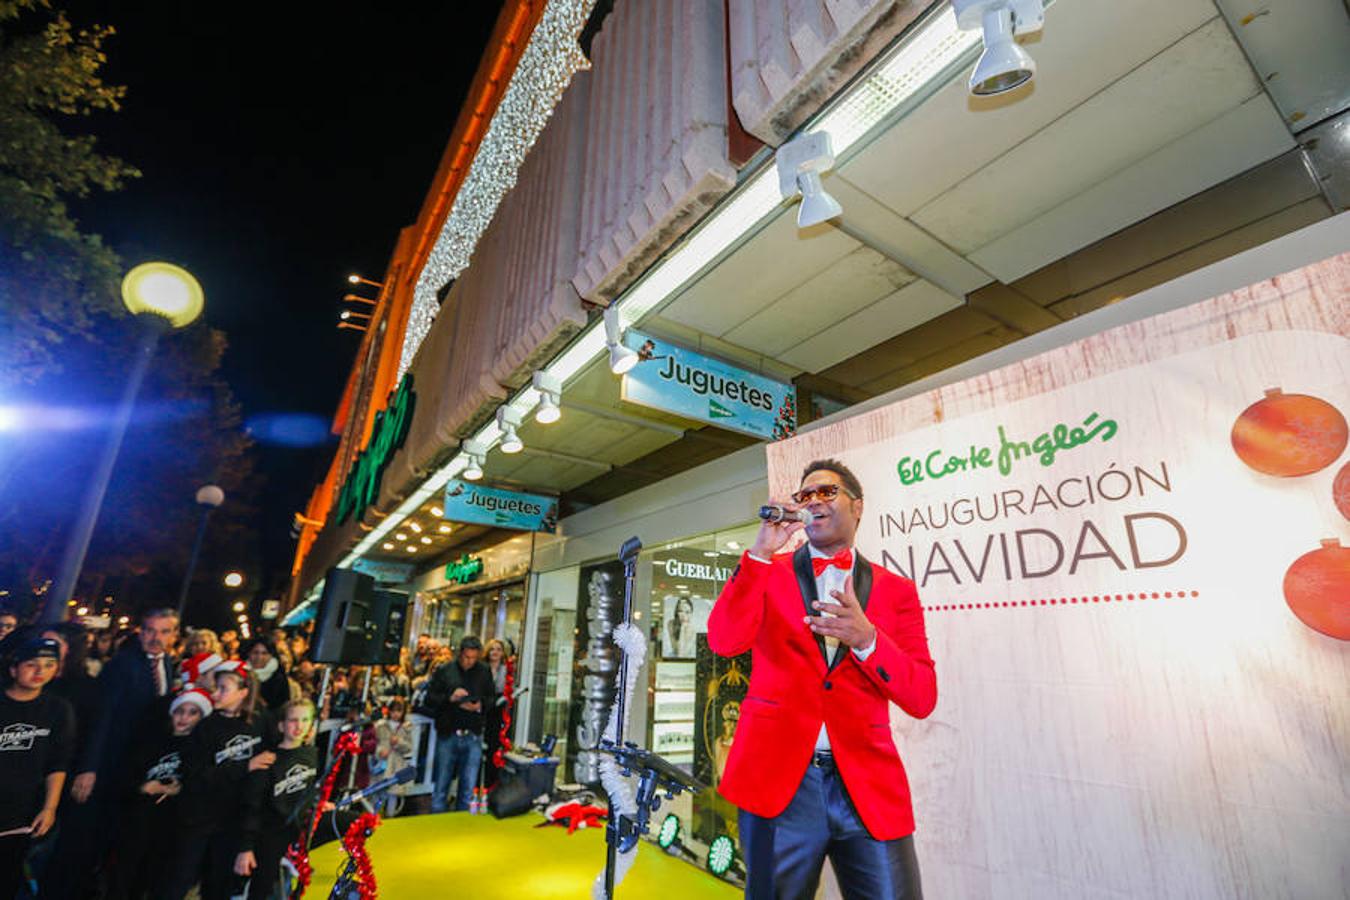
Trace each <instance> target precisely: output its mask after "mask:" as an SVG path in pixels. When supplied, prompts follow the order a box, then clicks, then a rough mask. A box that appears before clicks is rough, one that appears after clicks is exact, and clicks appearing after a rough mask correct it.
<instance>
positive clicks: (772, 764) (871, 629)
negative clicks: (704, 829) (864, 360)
mask: <svg viewBox="0 0 1350 900" xmlns="http://www.w3.org/2000/svg"><path fill="white" fill-rule="evenodd" d="M862 494H863V491H862V485H861V484H860V483H859V482H858V479H857V478H856V477H855V476H854V474H853V473H852V472H851V471H849V469H848V467H847V466H845V465H843V464H842V463H839V462H837V461H835V460H818V461H816V462H813V463H811V464H810V465H809V466H807V467H806V471H805V472H804V473H803V474H802V481H801V487H800V489H799V490H798V491H797V492H796V493H795V494H793V497H792V501H791V502H785V503H784V504H783V505H784V506H786V507H788V508H789V509H792V510H798V509H805V510H806V511H807V512H809V513H810V514H811V521H810V523H809V524H807V525H805V526H803V524H802V523H801V522H799V521H791V522H782V523H773V522H765V523H764V525H763V526H762V527H761V528H760V531H759V534H758V536H757V537H756V539H755V543H754V546H752V547H751V548H750V550H749V551H747V552H746V553H745V555H744V556H742V558H741V562H740V565H738V566H737V567H736V570H735V572H734V573H733V574H732V577H731V579H730V580H729V581H728V582H727V584H726V586H725V587H724V588H723V590H722V594H721V596H720V597H718V599H717V603H716V605H715V606H714V607H713V611H712V615H711V616H710V617H709V619H708V644H709V646H711V648H712V650H713V651H714V652H715V653H718V654H721V655H723V656H736V655H738V654H740V653H744V652H745V651H746V650H750V651H752V653H753V656H752V661H753V667H752V672H751V676H750V686H749V689H748V691H747V694H746V697H745V700H744V701H743V702H742V703H741V708H740V720H739V723H738V724H737V728H736V738H735V741H734V743H733V744H732V747H731V753H730V756H729V758H728V760H727V766H726V773H725V775H724V776H723V778H722V781H721V784H720V785H719V790H720V791H721V793H722V794H723V796H725V797H726V798H727V799H728V800H730V801H731V802H732V803H735V804H736V805H737V806H738V807H740V810H741V813H740V844H741V851H742V853H743V855H744V857H745V862H746V874H747V880H746V896H747V897H750V898H755V900H760V898H763V900H770V898H774V900H781V898H802V900H809V898H811V897H813V896H814V895H815V892H816V886H817V884H818V883H819V880H820V873H821V869H822V867H823V866H824V862H825V859H826V858H827V857H828V858H829V860H830V862H831V863H832V865H833V866H834V871H835V874H836V876H837V877H838V878H839V885H840V889H841V890H842V892H843V894H844V896H845V897H846V898H853V897H858V898H864V897H865V898H868V900H874V898H883V897H886V898H904V900H920V898H921V897H922V893H921V888H920V881H919V865H918V859H917V857H916V855H915V851H914V839H913V832H914V812H913V810H912V808H911V805H910V796H909V784H908V781H907V780H906V778H905V769H904V766H903V764H902V763H901V762H900V755H899V753H898V752H897V751H896V748H895V742H894V740H893V739H892V737H891V727H890V712H889V709H890V704H891V703H895V704H897V705H898V706H899V707H900V708H901V709H903V710H904V711H905V712H906V713H908V714H909V715H911V716H914V717H915V718H924V717H925V716H927V715H928V714H929V713H931V712H932V711H933V707H934V706H935V705H936V703H937V678H936V675H935V673H934V668H933V660H932V659H931V658H930V657H929V654H928V641H927V637H926V635H925V633H924V625H923V611H922V609H921V608H920V606H919V597H918V593H917V592H916V591H915V588H914V584H913V583H912V582H910V581H908V580H907V579H904V578H901V577H900V576H898V575H895V574H893V573H891V572H889V571H887V570H886V569H883V568H881V567H880V566H876V565H873V564H872V563H870V562H868V561H867V560H865V559H863V558H862V555H861V554H859V553H857V552H856V551H855V550H854V549H853V538H854V535H855V534H856V532H857V529H858V523H859V522H860V521H861V519H862V511H863V496H862ZM803 528H805V531H806V538H807V543H806V544H804V545H803V546H802V547H801V548H799V549H798V550H797V551H796V552H795V553H792V554H783V555H780V556H774V555H773V554H775V553H776V552H777V551H778V550H780V549H781V548H782V547H783V546H784V545H785V544H786V543H787V542H788V541H789V540H790V539H791V538H792V536H793V535H794V534H796V532H798V531H801V530H802V529H803Z"/></svg>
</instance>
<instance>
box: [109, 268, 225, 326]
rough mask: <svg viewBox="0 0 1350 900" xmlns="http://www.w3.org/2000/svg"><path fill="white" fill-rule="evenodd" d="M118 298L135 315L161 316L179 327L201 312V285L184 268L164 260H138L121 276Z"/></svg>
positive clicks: (203, 300)
mask: <svg viewBox="0 0 1350 900" xmlns="http://www.w3.org/2000/svg"><path fill="white" fill-rule="evenodd" d="M122 302H123V303H125V304H126V307H127V309H129V310H131V312H132V313H135V314H137V315H139V314H141V313H151V314H153V315H156V316H163V317H164V318H166V319H168V320H169V323H170V324H172V325H173V327H174V328H182V327H183V326H184V325H187V324H189V323H191V322H192V321H193V320H195V319H196V318H197V317H198V316H199V315H201V314H202V306H203V305H204V303H205V295H204V294H203V293H202V286H201V285H200V284H199V283H198V282H197V279H195V278H193V277H192V275H191V273H189V272H188V271H187V270H186V269H183V268H180V267H178V266H175V265H173V264H171V263H166V262H148V263H141V264H140V265H139V266H137V267H136V268H134V269H132V270H131V271H130V272H128V273H127V274H126V277H125V278H123V279H122Z"/></svg>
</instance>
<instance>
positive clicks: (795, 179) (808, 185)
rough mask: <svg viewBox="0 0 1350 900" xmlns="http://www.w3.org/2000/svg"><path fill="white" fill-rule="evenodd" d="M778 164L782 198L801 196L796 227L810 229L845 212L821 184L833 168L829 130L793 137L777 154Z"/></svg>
mask: <svg viewBox="0 0 1350 900" xmlns="http://www.w3.org/2000/svg"><path fill="white" fill-rule="evenodd" d="M774 159H775V162H776V163H777V164H778V190H779V192H780V193H782V195H783V199H785V200H790V199H792V198H793V197H795V196H797V195H798V194H801V197H802V202H801V206H800V207H799V208H798V209H797V227H798V228H810V227H811V226H812V225H819V224H820V223H821V222H824V221H826V220H828V219H833V218H834V217H835V216H837V215H839V214H840V213H842V212H843V211H844V208H843V207H842V206H840V205H839V201H838V200H836V199H834V198H833V197H831V196H830V195H829V194H828V193H826V191H825V188H824V187H823V186H822V185H821V183H820V175H821V173H822V172H828V171H829V170H830V169H832V168H834V151H833V150H832V149H831V148H830V134H829V132H828V131H815V132H812V133H811V134H804V135H802V136H800V137H797V138H793V139H792V140H790V141H788V142H787V143H786V144H784V145H783V146H781V147H779V148H778V152H777V153H776V154H774Z"/></svg>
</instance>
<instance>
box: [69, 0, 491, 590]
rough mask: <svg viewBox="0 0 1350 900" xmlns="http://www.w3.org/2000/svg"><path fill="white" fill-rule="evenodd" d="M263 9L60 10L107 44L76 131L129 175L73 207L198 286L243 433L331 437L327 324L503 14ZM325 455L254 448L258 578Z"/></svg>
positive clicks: (336, 348) (337, 362) (414, 186)
mask: <svg viewBox="0 0 1350 900" xmlns="http://www.w3.org/2000/svg"><path fill="white" fill-rule="evenodd" d="M278 6H280V5H273V4H206V5H204V4H188V3H163V2H161V3H135V4H132V3H126V2H116V3H114V2H74V3H70V4H67V5H66V8H67V9H68V10H69V13H70V17H71V19H72V21H73V22H75V24H77V25H89V24H94V23H98V24H109V25H113V26H115V27H116V29H117V34H116V36H115V37H113V38H112V39H111V40H110V42H109V44H108V46H107V48H106V49H107V52H108V57H109V61H108V65H107V67H106V79H107V80H108V81H110V82H111V83H114V84H124V85H126V86H127V89H128V91H127V98H126V101H125V104H124V106H123V109H122V111H121V112H120V113H117V114H115V115H107V116H99V117H97V118H96V119H95V120H93V121H92V122H91V127H92V128H93V130H94V131H95V133H97V134H98V135H99V136H100V149H102V150H104V151H105V152H107V153H111V154H114V155H117V156H121V157H122V158H124V159H126V160H127V161H129V162H131V163H132V164H133V165H135V166H137V167H138V168H140V169H141V170H142V172H143V173H144V177H142V178H140V179H138V180H136V181H133V182H132V183H131V184H130V185H129V186H128V187H127V188H125V189H124V190H122V191H120V192H117V193H114V194H107V195H103V196H100V197H97V198H93V199H91V200H90V201H87V202H84V203H81V204H78V205H77V206H76V207H75V209H76V213H77V215H78V216H79V218H80V220H81V223H82V225H83V226H84V227H85V228H86V229H87V230H91V231H94V232H96V233H98V234H101V235H102V236H103V237H104V239H105V240H107V241H108V242H109V243H110V244H111V245H112V246H114V247H115V248H117V249H118V250H119V251H120V252H121V253H122V254H123V255H124V257H125V258H126V259H128V260H129V261H132V262H135V261H139V260H141V259H144V258H163V259H167V260H170V261H173V262H178V263H180V264H181V265H184V266H186V267H187V268H188V269H189V270H190V271H192V272H193V273H194V274H195V275H196V276H197V278H198V279H199V280H200V281H201V283H202V285H203V287H204V289H205V291H206V303H207V306H206V314H205V318H206V321H207V322H208V323H209V324H210V325H212V326H213V327H215V328H219V329H221V330H223V331H225V332H226V333H227V334H228V336H229V341H230V349H229V351H228V353H227V354H226V357H225V361H224V366H223V375H224V377H225V378H226V380H227V381H228V382H229V384H230V386H231V387H232V389H233V390H234V393H235V395H236V397H237V398H238V399H239V401H240V402H241V403H242V405H243V407H244V413H245V417H246V418H248V417H253V416H258V415H265V414H269V413H310V414H317V415H318V416H320V417H322V418H323V419H324V420H326V421H327V422H329V423H331V418H332V415H333V413H334V410H335V409H336V405H337V402H338V399H339V397H340V394H341V391H342V387H343V384H344V382H345V379H346V376H347V373H348V371H349V369H350V367H351V362H352V359H353V355H354V353H355V350H356V348H357V345H358V342H359V340H360V337H361V335H360V334H359V333H358V332H355V331H347V330H343V331H339V330H337V329H336V328H335V327H334V326H335V324H336V321H337V314H338V312H339V310H340V301H341V298H342V295H343V294H344V293H346V292H347V291H348V290H349V287H350V286H349V285H348V284H347V283H346V280H345V279H346V275H347V274H348V273H349V272H354V271H355V272H360V273H362V274H364V275H366V276H367V277H370V278H372V279H374V280H380V278H381V276H382V275H383V272H384V268H385V265H386V263H387V262H388V260H389V255H390V253H391V252H392V250H393V246H394V242H395V239H396V238H397V235H398V231H399V229H400V228H402V227H404V226H405V225H408V224H411V223H412V222H413V220H414V219H415V218H416V216H417V213H418V210H419V209H420V207H421V204H422V200H423V198H424V196H425V195H426V192H427V189H428V187H429V186H430V183H431V179H432V176H433V175H434V173H435V170H436V166H437V164H438V163H439V161H440V158H441V155H442V153H443V151H444V149H445V145H446V141H447V140H448V139H449V136H450V132H451V130H452V128H453V127H454V123H455V119H456V116H457V115H458V112H459V108H460V105H461V103H462V102H463V98H464V94H465V92H466V91H467V89H468V86H469V83H470V82H471V80H472V78H473V75H474V72H475V70H476V68H477V65H478V61H479V58H480V57H481V55H482V52H483V49H484V47H485V46H486V44H487V41H488V38H489V36H490V34H491V31H492V26H493V24H494V23H495V21H496V16H497V13H498V11H499V9H500V6H501V4H500V3H499V2H488V0H473V2H460V3H440V4H421V3H419V4H398V3H362V4H298V5H296V6H290V11H288V12H286V13H278V12H277V8H278ZM287 6H289V5H287ZM297 10H299V11H297ZM302 13H303V14H302ZM335 446H336V439H329V441H328V442H327V443H326V444H323V445H320V446H318V447H311V448H308V449H296V448H288V447H282V446H278V445H276V444H270V445H269V444H266V443H260V444H259V446H258V450H257V452H258V461H259V468H260V470H261V472H262V473H263V475H264V476H265V477H266V487H265V489H264V494H263V498H262V502H263V508H262V516H261V519H260V521H258V522H257V523H256V526H257V528H258V529H259V530H260V532H261V534H262V536H263V547H264V554H265V558H264V559H263V560H262V561H261V562H262V564H263V567H264V569H265V571H267V572H268V573H269V574H270V575H271V576H272V577H273V578H275V577H277V576H279V575H281V574H283V573H285V572H287V571H288V567H289V563H290V558H291V555H292V553H293V542H292V541H291V539H290V537H289V529H290V516H291V513H292V512H293V511H295V510H300V509H303V506H304V503H305V501H306V499H307V498H308V496H309V493H310V491H311V489H312V488H313V485H314V483H315V482H316V481H317V479H318V478H319V477H321V475H322V473H323V471H324V470H325V468H326V466H327V464H328V462H329V460H330V459H331V458H332V453H333V451H334V449H335Z"/></svg>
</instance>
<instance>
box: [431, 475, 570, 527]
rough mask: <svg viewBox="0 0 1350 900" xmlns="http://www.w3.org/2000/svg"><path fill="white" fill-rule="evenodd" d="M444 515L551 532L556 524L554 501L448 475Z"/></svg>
mask: <svg viewBox="0 0 1350 900" xmlns="http://www.w3.org/2000/svg"><path fill="white" fill-rule="evenodd" d="M445 518H447V519H450V520H451V521H454V522H472V523H474V524H477V525H495V526H496V527H498V528H517V529H519V530H521V531H553V530H554V529H555V528H557V526H558V500H557V498H555V497H546V496H544V495H542V494H526V493H522V492H520V491H503V490H500V489H498V488H490V487H484V486H483V485H481V484H474V483H473V482H472V481H460V480H459V479H457V478H452V479H451V480H450V482H449V483H448V484H447V485H446V486H445Z"/></svg>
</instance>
